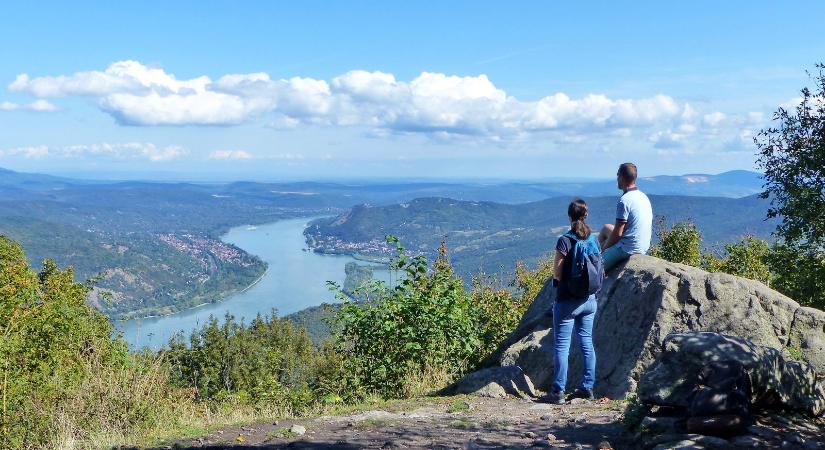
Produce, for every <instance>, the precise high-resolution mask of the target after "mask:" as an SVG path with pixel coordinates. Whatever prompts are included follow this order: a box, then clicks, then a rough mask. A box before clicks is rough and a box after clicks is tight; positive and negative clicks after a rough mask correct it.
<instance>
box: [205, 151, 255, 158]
mask: <svg viewBox="0 0 825 450" xmlns="http://www.w3.org/2000/svg"><path fill="white" fill-rule="evenodd" d="M251 158H252V154H251V153H249V152H247V151H245V150H215V151H214V152H212V153H210V154H209V159H251Z"/></svg>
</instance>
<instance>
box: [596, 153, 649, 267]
mask: <svg viewBox="0 0 825 450" xmlns="http://www.w3.org/2000/svg"><path fill="white" fill-rule="evenodd" d="M616 179H617V183H618V186H619V189H621V190H622V191H624V194H623V195H622V197H621V198H620V199H619V203H618V205H617V206H616V223H615V224H606V225H605V226H604V228H602V231H601V232H600V233H599V243H601V246H602V257H603V258H604V270H605V272H607V271H609V270H610V269H612V268H613V267H616V265H617V264H619V263H620V262H622V261H624V260H626V259H627V258H630V255H632V254H634V253H646V252H647V250H648V249H649V248H650V237H651V229H652V227H653V208H652V207H651V206H650V200H649V199H648V198H647V195H645V194H644V193H642V191H640V190H639V188H637V187H636V166H635V165H634V164H633V163H624V164H622V165H621V166H619V171H618V172H617V173H616Z"/></svg>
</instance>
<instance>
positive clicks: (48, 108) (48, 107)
mask: <svg viewBox="0 0 825 450" xmlns="http://www.w3.org/2000/svg"><path fill="white" fill-rule="evenodd" d="M0 111H34V112H52V111H57V107H56V106H54V105H53V104H51V103H49V102H48V101H46V100H43V99H39V100H35V101H33V102H31V103H29V104H26V105H20V104H17V103H12V102H0Z"/></svg>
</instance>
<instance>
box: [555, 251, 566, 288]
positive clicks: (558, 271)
mask: <svg viewBox="0 0 825 450" xmlns="http://www.w3.org/2000/svg"><path fill="white" fill-rule="evenodd" d="M563 267H564V255H563V254H562V253H561V252H560V251H558V250H556V257H555V258H554V259H553V278H555V279H556V281H561V277H562V268H563Z"/></svg>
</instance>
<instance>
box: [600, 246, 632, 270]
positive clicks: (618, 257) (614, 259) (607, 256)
mask: <svg viewBox="0 0 825 450" xmlns="http://www.w3.org/2000/svg"><path fill="white" fill-rule="evenodd" d="M627 258H630V253H627V252H626V251H624V250H622V249H620V248H619V246H618V244H617V245H614V246H612V247H608V248H606V249H605V250H604V252H602V261H604V271H605V272H609V271H610V269H612V268H614V267H616V266H617V265H618V264H619V263H620V262H622V261H624V260H626V259H627Z"/></svg>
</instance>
